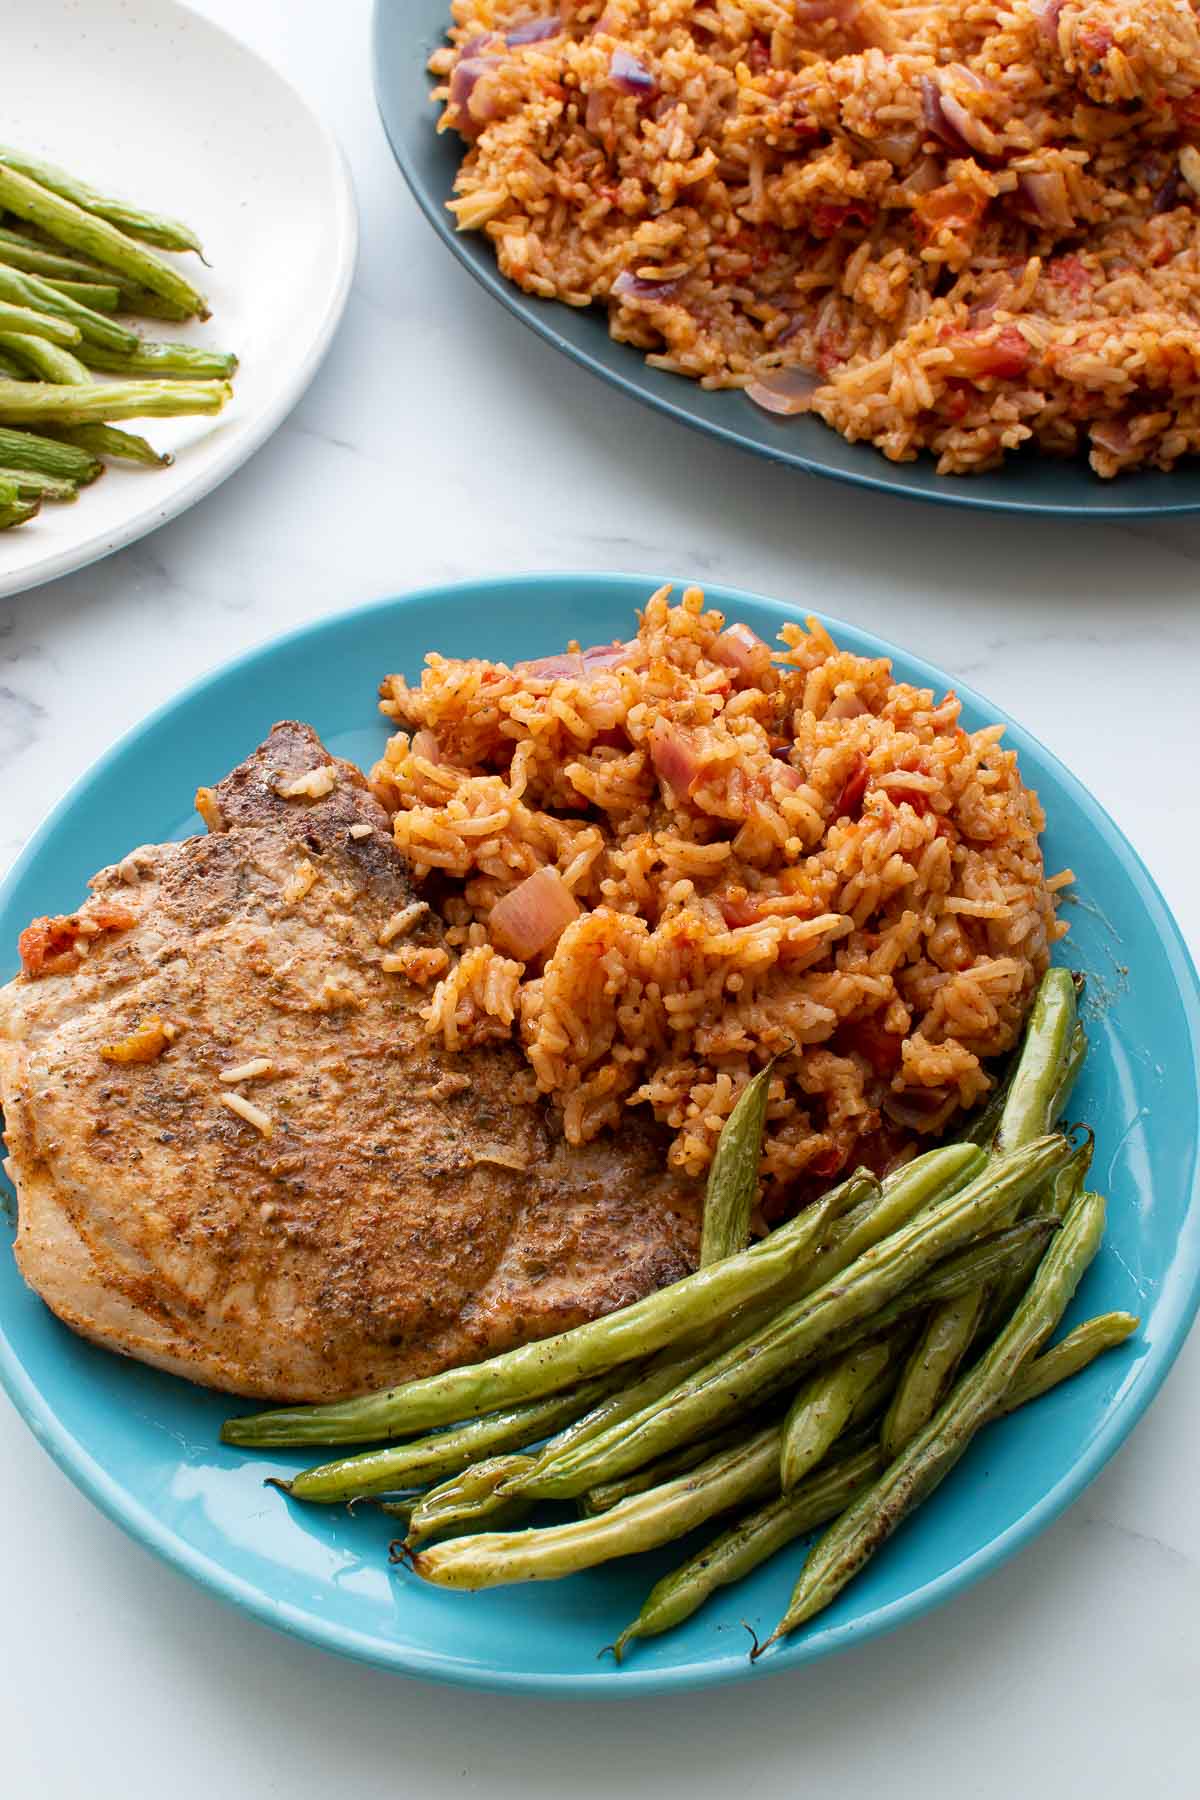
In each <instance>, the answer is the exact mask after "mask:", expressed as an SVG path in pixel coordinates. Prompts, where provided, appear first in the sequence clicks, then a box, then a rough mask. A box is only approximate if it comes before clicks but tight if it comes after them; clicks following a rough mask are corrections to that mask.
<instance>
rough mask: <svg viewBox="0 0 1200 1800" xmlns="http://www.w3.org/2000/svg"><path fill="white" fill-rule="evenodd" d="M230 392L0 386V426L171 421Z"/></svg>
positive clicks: (211, 408) (136, 385) (213, 387)
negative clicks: (153, 419)
mask: <svg viewBox="0 0 1200 1800" xmlns="http://www.w3.org/2000/svg"><path fill="white" fill-rule="evenodd" d="M0 173H2V171H0ZM57 322H58V321H57V320H56V321H55V323H56V324H57ZM232 392H233V389H232V388H231V387H230V385H229V383H228V382H227V381H190V382H183V381H113V382H107V383H100V382H92V383H91V384H90V385H89V386H87V387H84V386H82V385H79V386H70V387H60V386H53V385H51V384H50V383H49V382H22V381H0V423H3V424H5V425H41V424H47V425H86V424H88V423H89V422H91V421H95V422H107V421H108V420H111V419H149V418H160V419H174V418H181V417H182V416H183V415H184V414H186V413H217V412H220V410H221V408H222V407H223V406H224V404H225V402H226V401H227V400H228V399H229V397H230V395H231V394H232Z"/></svg>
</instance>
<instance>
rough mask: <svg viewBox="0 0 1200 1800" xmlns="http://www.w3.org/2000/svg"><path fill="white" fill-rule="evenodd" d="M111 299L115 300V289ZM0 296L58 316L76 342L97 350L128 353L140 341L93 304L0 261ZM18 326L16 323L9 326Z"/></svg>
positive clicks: (126, 328) (1, 298)
mask: <svg viewBox="0 0 1200 1800" xmlns="http://www.w3.org/2000/svg"><path fill="white" fill-rule="evenodd" d="M111 291H112V293H113V303H114V305H115V304H116V289H115V288H114V289H112V290H111ZM0 300H4V301H6V302H7V303H8V304H9V305H11V306H24V307H30V308H32V309H33V310H35V311H37V312H39V313H41V314H44V315H46V316H47V317H49V318H52V319H60V320H62V321H63V323H64V324H67V325H72V326H74V328H75V330H76V332H77V333H78V337H77V338H76V339H75V340H74V341H75V342H77V343H82V344H90V345H91V346H92V347H93V348H94V349H95V350H96V351H97V352H100V351H102V350H108V351H111V352H113V353H116V352H118V351H119V352H122V353H125V354H132V352H134V351H135V350H136V349H137V347H138V344H139V342H140V340H139V338H138V335H137V333H136V332H135V331H130V329H129V327H128V326H127V325H118V324H117V321H116V320H115V319H109V318H106V317H105V315H104V314H103V313H102V312H97V311H96V310H95V308H94V307H91V306H85V305H84V304H83V303H82V302H81V301H79V300H76V299H74V298H73V296H72V295H70V294H65V293H64V292H63V290H62V288H61V286H59V287H53V286H52V285H51V284H50V282H48V281H43V280H42V278H41V276H39V275H23V274H21V273H20V272H19V271H18V270H17V269H9V268H5V267H4V266H3V264H0ZM12 329H13V330H19V329H20V327H19V326H13V327H12Z"/></svg>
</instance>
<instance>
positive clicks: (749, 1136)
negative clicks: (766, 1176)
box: [700, 1057, 775, 1269]
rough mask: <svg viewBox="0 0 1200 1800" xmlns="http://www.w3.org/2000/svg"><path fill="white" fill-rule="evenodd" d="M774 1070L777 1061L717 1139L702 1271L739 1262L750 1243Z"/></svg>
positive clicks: (755, 1080) (749, 1087) (750, 1088)
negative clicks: (729, 1261)
mask: <svg viewBox="0 0 1200 1800" xmlns="http://www.w3.org/2000/svg"><path fill="white" fill-rule="evenodd" d="M774 1067H775V1059H774V1057H772V1059H771V1061H770V1062H769V1063H768V1064H767V1066H766V1068H765V1069H760V1070H759V1072H758V1074H757V1075H755V1076H753V1077H752V1079H751V1080H750V1081H748V1082H747V1083H746V1086H745V1087H744V1088H743V1089H742V1091H741V1093H740V1094H739V1095H738V1099H737V1104H736V1105H735V1107H734V1108H733V1111H732V1112H731V1113H730V1115H729V1117H728V1118H727V1119H726V1121H725V1124H724V1127H723V1129H722V1131H721V1135H720V1137H719V1138H718V1139H717V1147H716V1150H715V1151H714V1153H713V1159H712V1165H711V1167H710V1169H709V1171H708V1185H707V1187H706V1188H705V1192H704V1225H703V1230H702V1233H701V1237H700V1267H701V1268H702V1269H705V1268H707V1267H708V1265H709V1263H714V1262H721V1261H722V1260H723V1259H724V1258H725V1257H727V1256H736V1255H737V1253H738V1251H739V1250H744V1249H745V1248H746V1245H747V1244H748V1243H749V1241H750V1214H751V1212H752V1211H753V1210H754V1202H755V1199H756V1197H757V1195H758V1165H759V1159H760V1158H761V1156H762V1141H763V1131H764V1129H765V1127H766V1123H767V1100H768V1097H769V1094H770V1087H771V1071H772V1070H773V1069H774Z"/></svg>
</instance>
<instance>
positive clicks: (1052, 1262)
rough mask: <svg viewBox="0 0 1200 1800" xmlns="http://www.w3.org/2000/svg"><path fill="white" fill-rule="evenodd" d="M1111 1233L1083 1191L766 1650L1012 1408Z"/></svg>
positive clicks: (823, 1551)
mask: <svg viewBox="0 0 1200 1800" xmlns="http://www.w3.org/2000/svg"><path fill="white" fill-rule="evenodd" d="M1015 1154H1016V1155H1020V1154H1022V1153H1021V1152H1020V1151H1018V1152H1016V1153H1015ZM1103 1233H1104V1201H1103V1200H1102V1199H1101V1198H1100V1196H1099V1195H1098V1194H1090V1193H1087V1194H1082V1195H1081V1196H1080V1198H1079V1199H1078V1200H1077V1201H1076V1202H1075V1204H1074V1205H1073V1206H1072V1208H1071V1210H1070V1212H1069V1213H1068V1214H1067V1217H1066V1219H1065V1221H1064V1223H1063V1227H1062V1230H1061V1231H1060V1232H1059V1233H1058V1234H1057V1236H1056V1237H1055V1239H1054V1241H1053V1242H1052V1243H1051V1245H1050V1248H1049V1249H1048V1250H1047V1252H1046V1254H1045V1256H1044V1257H1043V1259H1042V1262H1041V1264H1040V1266H1039V1268H1038V1271H1037V1274H1036V1275H1035V1276H1034V1278H1033V1281H1032V1283H1031V1285H1030V1288H1029V1291H1028V1293H1027V1294H1026V1295H1025V1297H1024V1298H1023V1299H1022V1301H1021V1303H1020V1305H1019V1306H1018V1307H1017V1310H1016V1312H1015V1313H1014V1314H1013V1317H1012V1319H1011V1320H1010V1321H1009V1323H1008V1324H1007V1325H1006V1326H1005V1328H1004V1330H1003V1331H1002V1332H1001V1333H1000V1335H999V1337H998V1338H997V1339H996V1341H995V1343H994V1344H993V1345H992V1347H991V1349H990V1350H988V1352H987V1353H986V1355H984V1356H983V1357H981V1358H980V1360H979V1362H977V1363H976V1364H975V1366H974V1367H973V1368H972V1369H970V1370H969V1371H968V1373H967V1374H966V1375H964V1376H963V1377H962V1378H961V1380H960V1381H959V1382H958V1383H957V1384H956V1386H955V1387H954V1388H953V1389H952V1390H951V1392H950V1395H949V1396H948V1398H947V1399H946V1400H945V1402H944V1403H943V1405H942V1406H941V1407H940V1409H939V1410H938V1412H937V1413H936V1414H935V1415H934V1417H933V1418H932V1419H931V1420H930V1422H929V1424H928V1425H926V1427H925V1429H924V1430H923V1431H921V1432H919V1433H918V1435H917V1436H916V1437H915V1438H913V1439H912V1440H911V1441H910V1442H909V1444H908V1445H907V1446H906V1448H905V1449H904V1450H903V1452H902V1453H901V1454H900V1456H899V1457H897V1458H896V1460H895V1461H894V1462H893V1463H891V1464H890V1465H889V1467H888V1468H887V1470H886V1471H885V1472H884V1474H883V1475H882V1477H881V1478H880V1479H879V1481H877V1482H876V1483H874V1485H873V1486H872V1487H870V1488H869V1489H868V1490H867V1492H866V1493H864V1494H863V1495H862V1496H861V1497H860V1498H859V1499H858V1500H857V1501H855V1502H854V1503H853V1505H851V1506H850V1507H849V1508H848V1509H847V1511H846V1512H845V1513H843V1514H842V1516H841V1517H840V1518H839V1519H838V1521H837V1523H836V1524H834V1525H832V1526H831V1527H830V1529H829V1530H828V1531H827V1532H826V1533H825V1536H824V1537H823V1538H822V1539H821V1540H820V1542H819V1543H818V1544H817V1545H816V1547H815V1548H814V1550H813V1551H812V1553H811V1555H810V1556H809V1558H808V1560H807V1562H806V1563H805V1565H804V1568H803V1570H802V1571H801V1574H800V1579H799V1581H798V1582H797V1584H796V1588H795V1591H794V1592H793V1595H792V1600H791V1604H790V1605H789V1607H788V1609H787V1612H786V1613H785V1614H784V1616H783V1618H782V1619H781V1620H780V1622H779V1624H778V1625H777V1627H776V1628H775V1630H774V1632H773V1633H772V1634H771V1636H770V1637H769V1638H768V1639H767V1641H766V1643H765V1644H763V1645H762V1647H761V1648H762V1649H763V1650H765V1649H766V1648H767V1647H768V1646H769V1645H770V1644H774V1643H778V1642H779V1640H780V1639H781V1638H784V1637H786V1636H788V1635H789V1633H791V1632H792V1631H795V1630H796V1628H797V1627H798V1626H799V1625H802V1624H804V1623H805V1622H806V1621H807V1620H809V1619H811V1618H812V1617H813V1616H814V1615H815V1614H816V1613H818V1612H820V1611H822V1609H823V1608H824V1607H826V1606H828V1605H829V1603H830V1602H831V1601H832V1600H834V1599H835V1598H836V1597H837V1595H838V1594H839V1593H840V1592H841V1591H842V1589H843V1588H844V1587H845V1586H846V1583H847V1582H848V1581H850V1580H851V1579H852V1578H853V1576H854V1575H856V1574H857V1573H858V1571H859V1570H860V1569H861V1568H862V1567H863V1566H864V1564H865V1563H866V1562H868V1561H869V1560H870V1558H871V1557H872V1556H873V1555H874V1553H875V1551H876V1550H877V1549H878V1548H879V1546H880V1545H881V1544H883V1543H884V1542H886V1540H887V1539H888V1538H889V1537H890V1536H891V1534H892V1532H893V1531H894V1530H895V1529H896V1527H897V1526H898V1525H899V1524H900V1523H901V1521H902V1520H903V1519H905V1518H906V1517H907V1516H908V1514H909V1513H910V1512H912V1511H913V1510H914V1508H915V1507H917V1506H919V1505H920V1504H921V1501H922V1500H924V1499H925V1498H926V1497H927V1496H928V1495H929V1494H931V1493H932V1492H933V1490H934V1489H935V1488H936V1487H937V1486H938V1485H939V1483H940V1482H941V1481H943V1480H944V1478H945V1477H946V1476H947V1475H948V1474H949V1472H950V1470H951V1469H952V1468H953V1467H954V1465H955V1463H957V1461H958V1459H959V1458H960V1457H961V1456H962V1455H963V1453H964V1452H965V1451H966V1449H967V1448H968V1446H969V1445H970V1443H971V1441H972V1439H973V1438H974V1437H975V1435H976V1433H977V1432H978V1431H980V1430H981V1429H982V1427H983V1426H984V1425H986V1424H987V1423H988V1421H989V1420H990V1419H992V1418H994V1417H996V1415H997V1414H998V1413H999V1412H1001V1411H1002V1410H1003V1408H1004V1404H1005V1401H1006V1399H1007V1397H1008V1394H1009V1391H1010V1389H1011V1388H1012V1386H1013V1383H1014V1381H1015V1379H1016V1377H1017V1375H1018V1373H1019V1372H1020V1370H1021V1368H1022V1367H1023V1366H1024V1365H1025V1364H1026V1363H1028V1361H1029V1360H1030V1358H1031V1357H1033V1356H1036V1354H1037V1352H1038V1351H1039V1350H1040V1348H1041V1346H1042V1345H1043V1344H1044V1343H1045V1341H1046V1339H1047V1338H1048V1337H1049V1336H1050V1334H1051V1332H1052V1331H1053V1330H1054V1328H1055V1326H1056V1325H1057V1324H1058V1321H1059V1320H1060V1319H1061V1317H1062V1315H1063V1313H1064V1312H1065V1311H1066V1309H1067V1306H1068V1305H1069V1304H1070V1301H1071V1297H1072V1295H1073V1294H1074V1292H1075V1289H1076V1287H1077V1286H1078V1284H1079V1281H1080V1280H1081V1278H1082V1276H1083V1274H1084V1272H1085V1270H1086V1269H1087V1267H1088V1264H1089V1263H1090V1262H1091V1260H1092V1258H1093V1256H1094V1255H1095V1253H1096V1251H1097V1249H1098V1248H1099V1245H1100V1239H1101V1237H1102V1236H1103ZM758 1654H760V1652H759V1651H757V1650H756V1651H755V1655H756V1656H757V1655H758Z"/></svg>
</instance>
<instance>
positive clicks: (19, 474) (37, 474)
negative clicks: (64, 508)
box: [0, 469, 79, 501]
mask: <svg viewBox="0 0 1200 1800" xmlns="http://www.w3.org/2000/svg"><path fill="white" fill-rule="evenodd" d="M0 481H3V482H4V483H5V484H6V485H7V484H11V485H13V486H14V487H15V488H16V490H17V495H18V497H19V498H20V499H22V500H37V499H42V500H57V501H71V500H77V499H78V498H79V489H78V488H77V487H76V485H75V483H74V482H73V481H64V480H63V479H62V477H61V476H60V475H43V474H42V473H41V471H40V470H39V469H0Z"/></svg>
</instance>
